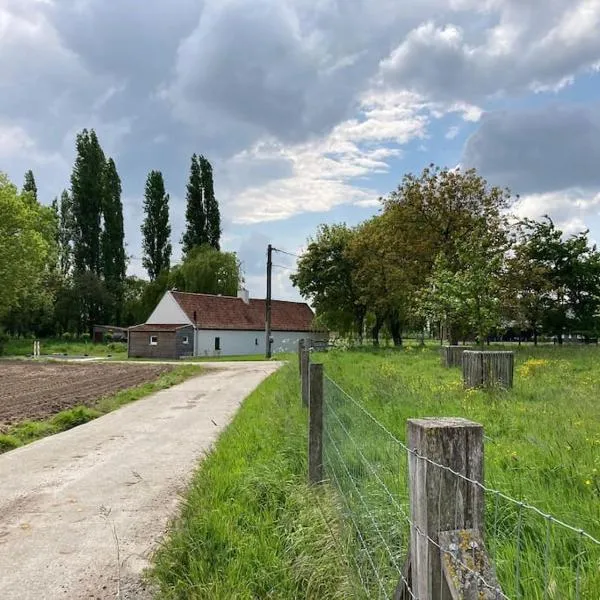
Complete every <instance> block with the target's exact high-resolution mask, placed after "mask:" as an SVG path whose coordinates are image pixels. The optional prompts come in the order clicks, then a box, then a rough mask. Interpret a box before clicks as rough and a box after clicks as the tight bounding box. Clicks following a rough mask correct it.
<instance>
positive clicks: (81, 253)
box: [71, 129, 106, 275]
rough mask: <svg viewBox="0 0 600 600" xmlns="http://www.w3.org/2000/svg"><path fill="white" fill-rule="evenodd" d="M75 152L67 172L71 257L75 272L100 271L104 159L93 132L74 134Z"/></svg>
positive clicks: (97, 273) (85, 131) (96, 272)
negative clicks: (71, 230)
mask: <svg viewBox="0 0 600 600" xmlns="http://www.w3.org/2000/svg"><path fill="white" fill-rule="evenodd" d="M76 148H77V156H76V158H75V165H74V167H73V173H72V174H71V198H72V212H73V233H74V237H73V242H74V244H73V258H74V267H75V270H76V271H77V272H83V271H86V270H89V271H91V272H92V273H94V274H96V275H100V274H101V273H102V267H103V265H102V252H101V232H102V229H101V226H102V218H101V217H102V209H103V205H104V203H105V194H106V191H105V190H106V185H105V173H106V160H105V158H104V152H103V151H102V148H101V147H100V143H99V141H98V137H97V135H96V132H95V131H94V130H93V129H92V130H91V131H88V130H87V129H84V130H83V131H82V132H81V133H79V134H78V135H77V141H76Z"/></svg>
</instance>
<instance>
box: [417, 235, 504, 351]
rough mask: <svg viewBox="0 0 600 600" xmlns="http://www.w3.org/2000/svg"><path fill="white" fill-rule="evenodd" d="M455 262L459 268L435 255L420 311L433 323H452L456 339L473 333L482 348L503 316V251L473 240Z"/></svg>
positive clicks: (462, 249) (441, 255) (422, 295)
mask: <svg viewBox="0 0 600 600" xmlns="http://www.w3.org/2000/svg"><path fill="white" fill-rule="evenodd" d="M456 258H457V259H458V260H459V261H460V263H461V264H460V266H459V267H458V268H457V265H456V263H455V264H454V265H452V267H451V266H450V265H449V262H448V260H447V258H446V257H445V255H443V254H439V255H438V257H437V259H436V261H435V264H434V267H433V270H432V273H431V275H430V277H429V278H428V280H427V287H425V288H424V289H423V290H422V292H421V294H420V300H421V310H422V312H423V314H424V315H425V316H426V317H428V318H429V319H431V320H433V321H439V322H441V323H442V324H443V325H445V326H448V324H449V323H452V324H453V325H454V328H455V335H460V334H461V333H462V334H463V335H465V334H467V333H468V332H469V331H473V332H475V334H476V336H477V338H478V339H479V342H480V343H481V344H483V343H484V340H485V338H486V337H487V336H488V334H489V333H490V331H491V330H492V329H493V328H494V327H496V326H498V325H499V323H500V320H501V316H502V302H501V298H502V286H503V282H504V279H503V271H504V250H503V249H502V248H493V247H491V248H490V247H489V246H486V245H485V243H484V242H483V241H482V240H480V239H476V238H473V239H471V240H469V241H468V242H465V243H464V244H463V246H462V248H461V249H460V251H459V252H458V255H457V257H456Z"/></svg>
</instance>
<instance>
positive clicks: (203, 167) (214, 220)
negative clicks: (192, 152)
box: [198, 155, 221, 250]
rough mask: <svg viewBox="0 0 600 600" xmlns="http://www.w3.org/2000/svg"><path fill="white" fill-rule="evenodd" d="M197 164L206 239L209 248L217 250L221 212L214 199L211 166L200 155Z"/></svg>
mask: <svg viewBox="0 0 600 600" xmlns="http://www.w3.org/2000/svg"><path fill="white" fill-rule="evenodd" d="M198 163H199V165H200V171H201V173H202V188H203V189H204V214H205V215H206V237H207V241H208V244H209V246H212V247H213V248H215V249H216V250H219V249H220V245H221V212H220V210H219V203H218V201H217V199H216V198H215V187H214V182H213V170H212V165H211V164H210V162H209V161H208V160H207V159H206V158H205V157H204V156H202V155H201V156H200V157H199V159H198Z"/></svg>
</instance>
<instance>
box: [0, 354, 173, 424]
mask: <svg viewBox="0 0 600 600" xmlns="http://www.w3.org/2000/svg"><path fill="white" fill-rule="evenodd" d="M172 369H173V367H171V366H168V365H119V364H110V363H92V364H71V365H70V364H64V363H62V364H52V363H33V362H27V361H22V362H21V361H14V362H13V361H4V362H2V361H0V431H1V430H2V429H3V428H4V427H6V425H10V424H13V423H19V422H21V421H24V420H27V419H43V418H45V417H48V416H50V415H53V414H56V413H57V412H60V411H61V410H65V409H67V408H72V407H73V406H77V405H81V404H83V405H86V406H93V405H94V402H96V401H97V400H99V399H100V398H102V397H103V396H107V395H109V394H114V393H115V392H118V391H119V390H124V389H127V388H130V387H133V386H136V385H139V384H141V383H144V382H146V381H151V380H153V379H156V378H157V377H158V376H159V375H161V374H163V373H166V372H168V371H170V370H172Z"/></svg>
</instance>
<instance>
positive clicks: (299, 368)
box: [298, 339, 304, 376]
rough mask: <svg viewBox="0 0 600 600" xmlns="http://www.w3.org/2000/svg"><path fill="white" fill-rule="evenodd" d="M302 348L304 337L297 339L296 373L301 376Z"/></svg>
mask: <svg viewBox="0 0 600 600" xmlns="http://www.w3.org/2000/svg"><path fill="white" fill-rule="evenodd" d="M302 350H304V339H301V340H298V373H300V376H302Z"/></svg>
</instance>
